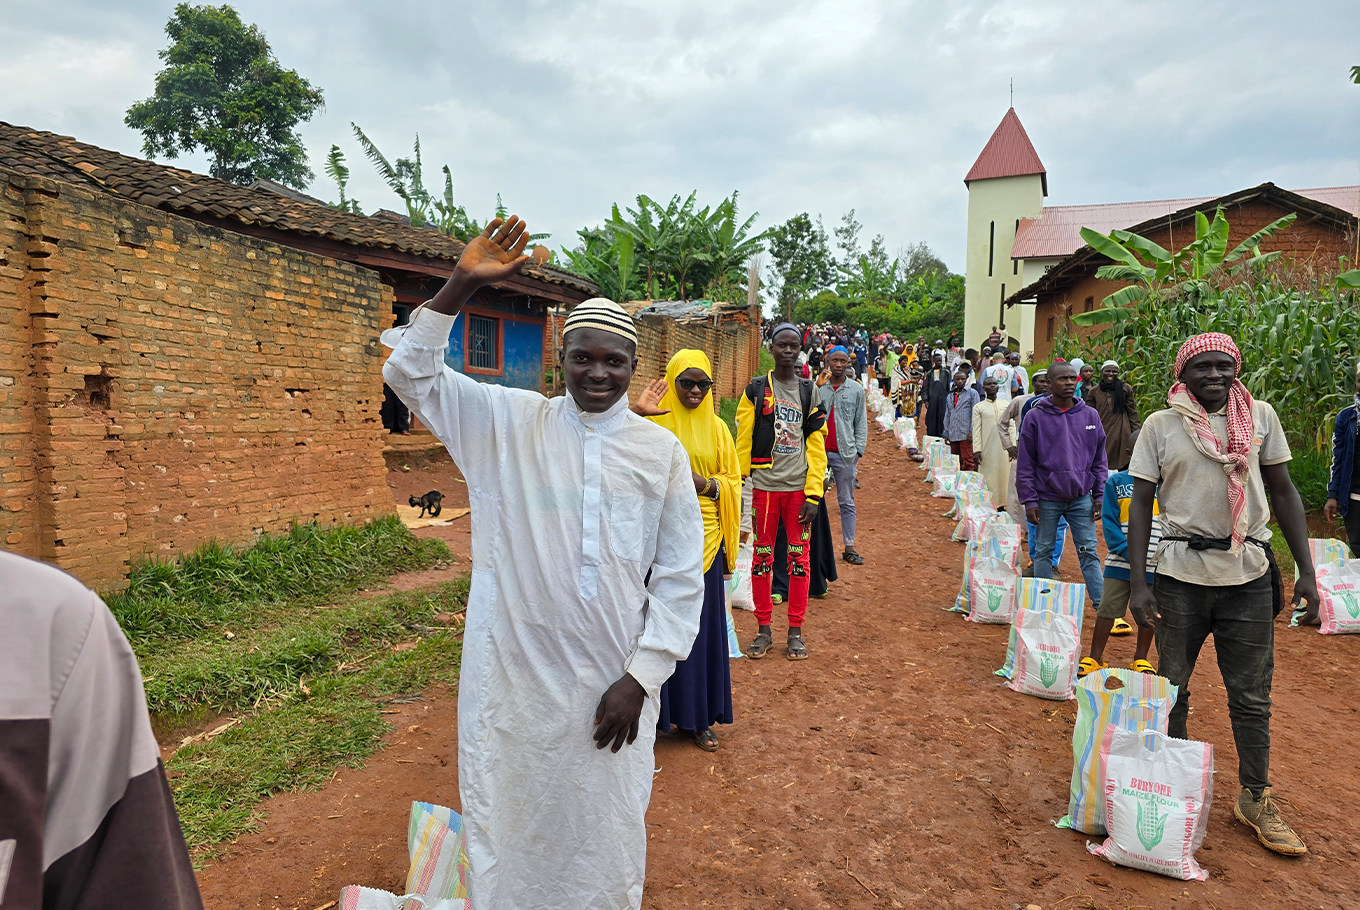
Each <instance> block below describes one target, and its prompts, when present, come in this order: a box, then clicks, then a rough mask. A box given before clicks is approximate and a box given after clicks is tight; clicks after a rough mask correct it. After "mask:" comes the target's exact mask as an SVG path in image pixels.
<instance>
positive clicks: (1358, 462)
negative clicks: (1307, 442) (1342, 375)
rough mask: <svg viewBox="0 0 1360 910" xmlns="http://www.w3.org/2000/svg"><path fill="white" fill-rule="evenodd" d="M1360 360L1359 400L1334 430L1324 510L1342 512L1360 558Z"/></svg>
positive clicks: (1358, 369) (1331, 514) (1358, 373)
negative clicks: (1359, 429)
mask: <svg viewBox="0 0 1360 910" xmlns="http://www.w3.org/2000/svg"><path fill="white" fill-rule="evenodd" d="M1357 418H1360V363H1356V365H1355V401H1354V403H1353V404H1352V405H1351V406H1350V407H1348V408H1342V409H1341V413H1340V414H1337V415H1336V427H1335V428H1334V429H1333V430H1332V479H1331V482H1330V483H1329V484H1328V485H1327V505H1326V506H1324V507H1323V509H1322V514H1324V515H1326V516H1327V520H1328V521H1336V517H1337V516H1338V515H1340V516H1341V520H1342V521H1344V522H1345V523H1346V537H1347V538H1349V543H1350V545H1351V556H1353V557H1355V558H1356V559H1360V444H1357V439H1356V435H1357V433H1356V427H1357V425H1360V420H1358V419H1357Z"/></svg>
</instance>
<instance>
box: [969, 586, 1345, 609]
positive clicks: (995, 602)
mask: <svg viewBox="0 0 1360 910" xmlns="http://www.w3.org/2000/svg"><path fill="white" fill-rule="evenodd" d="M1354 600H1355V598H1351V601H1352V602H1354ZM987 609H988V610H990V611H991V612H993V613H995V612H996V611H997V610H1000V609H1001V592H1000V591H998V590H997V589H996V588H994V587H988V588H987ZM1351 615H1352V616H1354V615H1355V614H1354V613H1352V614H1351Z"/></svg>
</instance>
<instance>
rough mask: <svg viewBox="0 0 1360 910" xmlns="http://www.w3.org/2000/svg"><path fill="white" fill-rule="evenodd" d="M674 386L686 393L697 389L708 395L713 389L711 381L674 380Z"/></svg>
mask: <svg viewBox="0 0 1360 910" xmlns="http://www.w3.org/2000/svg"><path fill="white" fill-rule="evenodd" d="M675 384H676V385H678V386H679V387H680V388H682V389H684V390H685V391H686V392H688V391H691V390H693V389H698V390H699V391H700V392H703V393H704V394H708V390H709V389H711V388H713V380H712V379H677V380H675Z"/></svg>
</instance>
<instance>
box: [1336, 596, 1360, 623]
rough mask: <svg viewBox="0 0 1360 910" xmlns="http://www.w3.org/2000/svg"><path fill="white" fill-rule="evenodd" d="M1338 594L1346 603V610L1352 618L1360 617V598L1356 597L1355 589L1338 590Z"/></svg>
mask: <svg viewBox="0 0 1360 910" xmlns="http://www.w3.org/2000/svg"><path fill="white" fill-rule="evenodd" d="M1336 594H1337V596H1338V597H1340V598H1341V602H1342V603H1343V604H1345V605H1346V612H1347V613H1349V614H1350V615H1351V619H1360V600H1357V599H1356V597H1355V592H1353V591H1337V592H1336Z"/></svg>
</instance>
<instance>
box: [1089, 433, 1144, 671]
mask: <svg viewBox="0 0 1360 910" xmlns="http://www.w3.org/2000/svg"><path fill="white" fill-rule="evenodd" d="M1137 441H1138V431H1137V430H1134V431H1133V433H1132V434H1130V436H1129V441H1128V443H1127V448H1128V451H1126V452H1125V453H1124V455H1125V457H1126V458H1127V457H1130V456H1132V454H1133V446H1134V443H1136V442H1137ZM1132 499H1133V475H1132V474H1130V473H1129V472H1128V470H1127V469H1126V470H1123V471H1118V472H1116V473H1114V474H1111V475H1110V476H1109V479H1107V480H1106V481H1105V498H1104V503H1103V505H1102V506H1101V510H1100V520H1101V525H1102V528H1103V530H1104V533H1105V548H1106V550H1107V551H1108V552H1107V555H1106V556H1105V586H1104V588H1103V589H1102V590H1101V593H1100V606H1098V607H1097V608H1096V627H1095V629H1094V631H1092V633H1091V653H1090V656H1088V657H1083V658H1082V659H1081V663H1080V664H1079V665H1078V666H1077V677H1078V678H1081V677H1084V676H1085V675H1086V674H1088V673H1092V672H1094V671H1096V670H1103V669H1105V668H1106V667H1108V666H1109V664H1107V663H1105V643H1106V642H1107V641H1109V638H1110V636H1111V635H1128V634H1129V633H1130V632H1132V631H1133V627H1132V626H1130V625H1129V624H1128V621H1127V620H1125V619H1124V613H1125V611H1126V610H1127V609H1128V606H1129V593H1130V590H1131V586H1130V582H1129V579H1130V577H1131V576H1130V573H1129V502H1130V501H1131V500H1132ZM1161 540H1162V518H1161V510H1160V509H1159V508H1158V507H1157V500H1156V498H1154V499H1153V500H1152V534H1151V535H1150V536H1149V537H1148V551H1147V572H1146V574H1147V579H1148V584H1152V576H1153V574H1154V573H1155V572H1156V569H1157V546H1158V544H1160V543H1161ZM1154 631H1155V628H1154V627H1153V626H1139V627H1138V643H1137V645H1136V646H1135V649H1134V652H1133V662H1132V663H1131V664H1129V669H1130V670H1137V671H1138V672H1139V673H1155V672H1157V671H1156V669H1155V668H1154V667H1153V666H1152V664H1151V663H1149V662H1148V659H1147V656H1148V649H1149V648H1151V647H1152V637H1153V632H1154Z"/></svg>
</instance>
